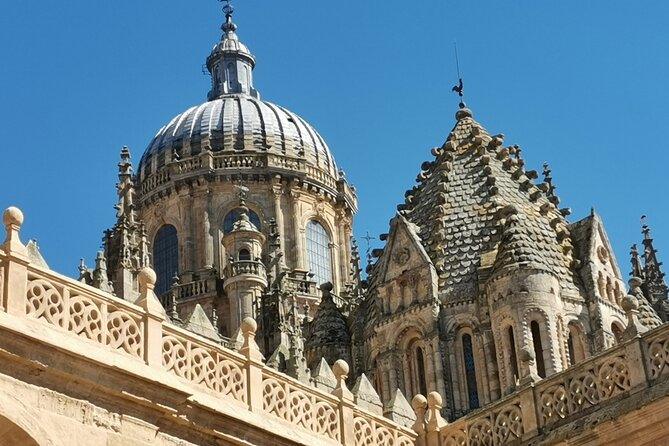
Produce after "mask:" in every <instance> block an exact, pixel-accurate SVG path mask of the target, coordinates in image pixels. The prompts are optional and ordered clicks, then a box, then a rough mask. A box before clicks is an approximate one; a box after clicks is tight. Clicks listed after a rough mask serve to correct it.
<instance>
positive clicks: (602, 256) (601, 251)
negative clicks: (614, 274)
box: [597, 246, 609, 265]
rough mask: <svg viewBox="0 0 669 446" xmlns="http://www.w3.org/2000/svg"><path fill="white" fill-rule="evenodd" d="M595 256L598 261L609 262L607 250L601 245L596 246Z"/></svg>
mask: <svg viewBox="0 0 669 446" xmlns="http://www.w3.org/2000/svg"><path fill="white" fill-rule="evenodd" d="M597 257H599V261H600V262H602V263H603V264H604V265H606V264H607V263H608V262H609V251H608V249H606V248H605V247H603V246H600V247H598V248H597Z"/></svg>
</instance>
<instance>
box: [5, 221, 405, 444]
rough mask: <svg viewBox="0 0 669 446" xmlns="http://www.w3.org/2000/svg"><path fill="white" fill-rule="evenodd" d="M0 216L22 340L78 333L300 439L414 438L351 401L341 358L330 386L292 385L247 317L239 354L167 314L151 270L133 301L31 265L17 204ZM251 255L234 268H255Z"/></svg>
mask: <svg viewBox="0 0 669 446" xmlns="http://www.w3.org/2000/svg"><path fill="white" fill-rule="evenodd" d="M3 222H4V224H5V227H6V229H7V238H6V240H5V242H4V244H3V245H2V246H1V247H0V304H1V305H0V315H2V314H3V313H4V316H2V317H0V328H2V327H3V326H4V325H3V324H9V325H11V326H12V327H13V328H12V330H16V329H17V328H16V327H23V326H26V327H37V328H27V329H25V332H22V333H21V335H22V336H24V337H26V338H30V336H32V335H33V334H34V333H40V334H43V333H46V332H45V330H51V331H49V332H48V333H49V334H48V339H50V340H52V342H57V345H58V348H59V349H61V350H67V349H68V348H75V347H76V345H78V344H76V343H73V341H74V339H79V340H80V341H79V342H85V343H86V349H96V352H95V355H96V356H98V357H99V356H100V355H103V356H104V355H121V357H122V358H123V360H114V359H112V360H110V363H113V364H115V367H116V368H119V367H120V368H123V367H127V368H128V373H139V372H137V371H138V370H143V369H142V367H148V369H147V370H148V371H146V372H141V373H144V374H145V376H151V377H152V379H153V380H155V381H154V382H156V383H161V384H160V385H163V386H170V385H173V384H170V383H171V382H173V381H174V380H176V381H174V382H179V383H182V384H181V385H184V386H190V387H191V388H192V389H193V390H190V391H189V392H193V393H195V392H202V393H204V394H210V395H211V396H212V397H213V398H212V399H211V401H212V404H213V406H211V407H209V408H207V410H214V406H216V405H217V404H220V403H218V401H221V402H223V403H225V404H227V403H229V404H230V405H231V406H232V407H235V406H236V407H238V409H237V411H243V412H244V413H248V415H244V416H243V418H244V419H246V420H248V419H249V417H253V416H255V417H256V418H257V421H256V423H257V425H263V424H264V423H263V420H266V419H267V417H270V418H271V419H272V420H274V421H272V422H271V423H272V424H273V425H276V424H277V423H279V424H281V423H282V424H283V425H285V427H284V430H283V431H282V432H283V433H282V432H277V433H275V435H279V436H281V435H299V436H300V438H305V439H306V440H304V441H305V443H304V444H314V445H316V444H341V445H350V446H363V445H364V446H367V445H370V446H371V445H377V444H379V445H384V446H385V445H387V446H409V445H412V444H414V440H415V438H416V434H415V433H414V432H413V431H411V430H410V429H406V428H404V427H402V426H400V425H398V424H395V423H394V422H392V421H390V420H387V419H384V418H382V417H379V416H376V415H374V414H371V413H369V412H367V411H365V410H364V409H362V408H360V407H358V406H356V405H355V404H354V403H353V396H352V394H351V392H350V391H349V390H348V388H347V387H346V383H345V380H346V377H347V374H348V365H347V364H346V363H345V362H343V361H338V362H337V363H336V364H335V366H334V368H333V370H334V373H335V376H336V377H337V383H338V384H337V387H336V389H335V390H334V391H333V393H332V394H330V393H327V392H325V391H323V390H320V389H317V388H315V387H312V386H309V385H305V384H303V383H300V382H299V381H297V380H294V379H292V378H290V377H288V376H286V375H283V374H281V373H278V372H277V371H275V370H274V369H272V368H269V367H267V366H266V365H265V364H264V363H263V357H262V354H261V352H260V350H259V348H258V345H257V344H256V342H255V333H256V328H257V325H256V322H255V321H254V320H253V319H251V318H247V319H245V320H244V321H243V323H242V327H241V328H242V334H243V339H244V343H243V345H242V347H241V349H240V351H239V353H237V352H234V351H232V350H229V349H226V348H224V347H222V346H220V345H218V344H216V343H213V342H211V341H209V340H207V339H205V338H202V337H200V336H198V335H196V334H193V333H191V332H188V331H186V330H183V329H181V328H179V327H176V326H174V325H172V324H170V323H169V322H168V320H167V318H166V315H165V312H164V309H163V308H162V306H161V305H160V303H159V301H158V298H157V297H156V295H155V293H154V291H153V288H154V285H155V280H156V277H155V273H154V272H153V271H152V270H150V269H145V270H143V271H142V272H141V274H140V277H139V285H140V297H139V299H138V301H137V303H136V304H133V303H130V302H127V301H124V300H122V299H119V298H117V297H115V296H112V295H111V294H107V293H104V292H102V291H100V290H98V289H96V288H93V287H90V286H88V285H85V284H82V283H81V282H78V281H75V280H73V279H70V278H67V277H64V276H61V275H59V274H57V273H54V272H53V271H50V270H48V269H44V268H41V267H39V266H36V265H33V264H31V263H30V261H29V258H28V255H27V251H26V248H25V246H24V245H23V244H22V243H21V242H20V240H19V229H20V226H21V224H22V223H23V216H22V214H21V212H20V211H19V210H18V209H16V208H10V209H9V210H8V211H6V212H5V215H4V218H3ZM237 263H243V262H237ZM246 263H249V262H246ZM251 263H253V264H254V262H250V263H249V265H246V264H245V266H244V268H246V267H247V266H248V267H253V268H257V265H255V264H254V265H251ZM240 268H241V266H240ZM242 269H243V268H242ZM242 269H238V270H237V271H242ZM244 271H246V270H244ZM14 321H23V322H21V323H15V322H14ZM112 358H113V357H112ZM161 374H164V375H161ZM162 376H164V377H162ZM168 377H171V378H168ZM193 401H195V400H193ZM197 401H198V404H206V401H207V400H206V399H202V400H200V399H198V400H197ZM202 401H205V402H202ZM214 402H216V403H214ZM240 415H241V414H240ZM295 432H298V434H295ZM299 432H302V433H301V434H299Z"/></svg>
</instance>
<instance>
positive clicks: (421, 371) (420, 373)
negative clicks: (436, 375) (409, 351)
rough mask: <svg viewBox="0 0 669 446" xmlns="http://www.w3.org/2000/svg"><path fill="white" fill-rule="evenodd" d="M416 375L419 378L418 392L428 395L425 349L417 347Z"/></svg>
mask: <svg viewBox="0 0 669 446" xmlns="http://www.w3.org/2000/svg"><path fill="white" fill-rule="evenodd" d="M416 375H417V376H416V377H417V378H418V391H419V392H420V394H421V395H427V381H426V376H425V358H423V349H422V348H420V347H416Z"/></svg>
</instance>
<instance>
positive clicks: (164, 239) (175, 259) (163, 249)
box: [153, 225, 179, 296]
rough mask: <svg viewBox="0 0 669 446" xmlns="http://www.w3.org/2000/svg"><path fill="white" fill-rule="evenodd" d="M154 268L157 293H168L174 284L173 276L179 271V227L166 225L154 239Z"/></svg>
mask: <svg viewBox="0 0 669 446" xmlns="http://www.w3.org/2000/svg"><path fill="white" fill-rule="evenodd" d="M153 269H154V270H155V271H156V276H157V280H156V288H155V290H156V294H157V295H159V296H160V295H161V294H164V293H166V292H167V291H168V290H169V289H170V287H171V286H172V278H173V277H174V275H175V274H176V273H177V272H178V271H179V239H178V238H177V229H176V228H175V227H174V226H172V225H165V226H163V227H162V228H160V229H159V230H158V232H157V233H156V237H155V238H154V239H153Z"/></svg>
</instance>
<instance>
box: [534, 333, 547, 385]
mask: <svg viewBox="0 0 669 446" xmlns="http://www.w3.org/2000/svg"><path fill="white" fill-rule="evenodd" d="M530 330H531V331H532V343H533V344H534V356H535V357H536V361H537V375H539V376H540V377H542V378H545V377H546V363H545V362H544V348H543V344H542V342H541V330H540V329H539V322H537V321H532V322H531V323H530Z"/></svg>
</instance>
